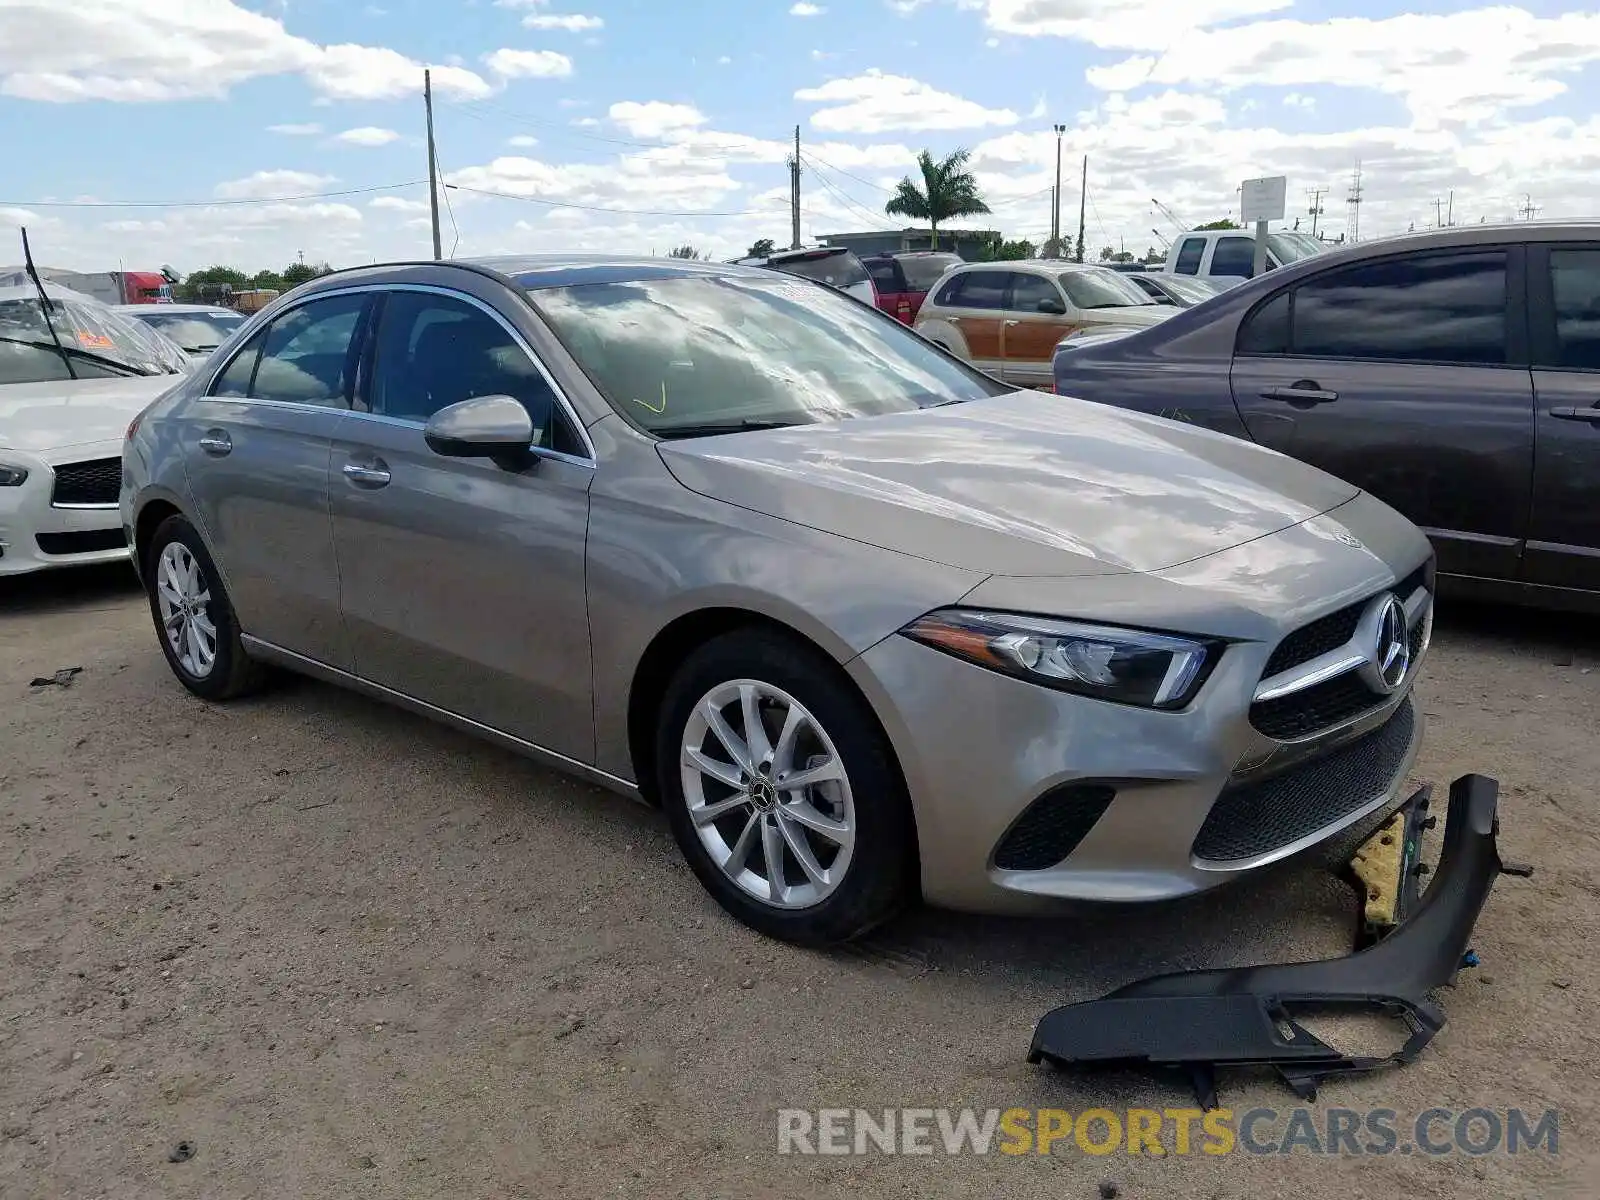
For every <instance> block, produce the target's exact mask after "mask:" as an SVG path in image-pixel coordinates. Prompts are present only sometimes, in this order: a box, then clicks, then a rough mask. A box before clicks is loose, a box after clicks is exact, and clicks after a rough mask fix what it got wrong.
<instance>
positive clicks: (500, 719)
mask: <svg viewBox="0 0 1600 1200" xmlns="http://www.w3.org/2000/svg"><path fill="white" fill-rule="evenodd" d="M490 395H508V396H512V397H514V398H515V399H517V400H519V401H521V402H522V404H523V406H524V407H526V408H527V409H528V413H529V416H530V417H531V418H532V420H533V426H534V429H535V430H538V431H542V433H541V435H540V440H539V442H538V444H540V445H542V446H543V447H544V448H546V449H548V450H551V451H554V452H556V453H554V454H552V455H551V456H549V457H541V458H539V459H537V460H536V461H534V462H533V463H531V464H529V465H527V466H525V467H522V468H520V469H512V468H509V467H503V466H498V465H496V464H495V463H494V462H491V461H490V460H488V459H479V458H445V457H442V456H441V455H438V454H435V453H434V452H433V451H432V450H431V449H429V447H428V444H427V442H426V440H425V439H424V437H423V428H424V426H425V424H426V422H427V420H428V418H429V417H431V416H432V415H433V414H434V413H435V412H437V411H438V410H439V409H441V408H443V407H445V406H446V405H449V404H454V403H455V402H457V401H459V400H466V399H469V398H471V397H474V396H490ZM364 401H365V402H364V404H363V403H362V400H361V399H360V398H358V405H359V406H361V407H364V408H366V409H367V411H356V412H352V413H351V414H350V415H349V416H348V417H347V418H345V420H344V422H343V423H342V424H341V425H340V427H339V429H338V431H337V433H336V435H335V438H334V454H333V470H332V482H331V485H330V492H331V505H330V509H331V512H332V521H333V536H334V542H335V544H336V546H337V548H338V555H339V579H340V596H341V604H342V611H343V614H344V620H345V624H346V626H347V627H348V629H349V630H350V639H351V644H352V647H353V649H354V653H355V670H356V673H357V674H358V675H359V676H360V677H361V678H362V679H366V680H370V681H371V682H373V683H376V684H379V685H381V686H383V687H386V688H391V689H393V690H394V691H397V692H400V693H402V694H404V695H407V696H410V697H413V698H415V699H418V700H422V701H424V702H426V703H428V704H431V705H433V706H435V707H437V708H441V709H444V710H445V711H446V712H450V713H454V714H456V715H458V716H463V717H467V718H469V719H471V720H473V721H477V722H479V723H480V724H483V725H487V726H489V727H490V728H492V729H497V730H500V731H502V732H504V733H509V734H511V735H512V736H514V737H517V738H520V739H522V740H523V741H527V742H532V743H533V744H534V745H537V746H540V747H542V748H544V749H546V750H553V751H555V752H556V753H557V754H561V755H565V756H566V757H568V758H572V759H576V760H578V761H580V762H585V763H587V762H592V761H593V760H594V759H593V756H594V721H593V713H592V711H591V703H590V695H591V680H592V673H591V669H590V662H589V623H588V617H587V607H586V604H585V599H584V582H583V579H584V576H583V571H584V558H583V555H584V540H585V536H586V533H587V530H588V518H589V485H590V483H591V482H592V480H593V478H594V465H593V456H592V453H591V452H590V451H589V449H588V443H587V442H586V441H585V440H584V438H583V435H582V434H581V432H580V431H579V426H578V424H577V422H576V421H575V420H574V419H573V418H572V416H571V414H570V412H569V411H568V410H567V406H566V404H565V402H564V401H563V400H562V399H561V398H560V397H559V394H558V393H557V391H556V389H555V387H554V385H553V384H552V382H551V379H550V376H549V375H548V374H547V372H546V371H545V370H544V368H543V366H542V365H541V364H540V363H539V362H538V361H537V360H536V359H535V357H534V356H533V354H532V352H531V351H530V350H529V348H528V347H527V345H526V344H525V343H524V342H523V340H522V339H521V338H520V337H519V336H518V335H517V334H516V332H515V330H514V327H513V326H512V325H511V324H510V322H509V321H507V320H506V319H504V318H502V317H501V316H500V315H499V314H497V313H496V312H495V311H494V309H493V307H492V306H491V305H489V304H488V303H487V302H486V301H484V300H483V299H481V298H477V297H471V296H467V295H465V294H459V293H446V292H442V291H440V290H438V289H427V290H420V289H404V288H396V289H394V290H392V291H390V292H388V293H387V295H386V296H385V298H384V302H383V307H382V312H381V314H380V315H379V316H378V318H377V323H376V336H375V337H374V339H373V358H372V369H371V380H370V385H369V387H368V389H367V394H366V396H365V398H364Z"/></svg>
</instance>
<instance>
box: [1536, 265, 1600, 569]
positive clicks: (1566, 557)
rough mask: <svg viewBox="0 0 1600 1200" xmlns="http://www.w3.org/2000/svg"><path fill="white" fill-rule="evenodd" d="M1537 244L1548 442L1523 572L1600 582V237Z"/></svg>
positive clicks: (1540, 408) (1542, 427)
mask: <svg viewBox="0 0 1600 1200" xmlns="http://www.w3.org/2000/svg"><path fill="white" fill-rule="evenodd" d="M1529 253H1530V256H1531V260H1530V262H1529V270H1528V280H1529V289H1528V290H1529V306H1528V307H1529V316H1530V323H1531V329H1530V335H1531V342H1532V349H1533V389H1534V411H1535V416H1534V438H1535V442H1536V445H1537V451H1538V452H1537V454H1536V455H1535V456H1534V457H1535V462H1536V467H1535V470H1534V477H1533V514H1532V517H1531V518H1530V523H1529V528H1528V549H1527V552H1526V554H1525V555H1524V557H1523V575H1522V577H1523V578H1524V579H1525V580H1527V581H1528V582H1530V583H1544V584H1553V585H1555V586H1558V587H1574V588H1587V589H1600V242H1597V243H1594V244H1590V245H1584V244H1579V243H1570V244H1568V243H1563V244H1560V245H1542V246H1533V247H1530V248H1529Z"/></svg>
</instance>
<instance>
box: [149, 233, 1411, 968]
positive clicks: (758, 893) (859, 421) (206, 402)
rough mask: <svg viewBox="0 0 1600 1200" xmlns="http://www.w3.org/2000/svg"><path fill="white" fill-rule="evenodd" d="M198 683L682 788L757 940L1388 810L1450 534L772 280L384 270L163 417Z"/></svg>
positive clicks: (818, 934)
mask: <svg viewBox="0 0 1600 1200" xmlns="http://www.w3.org/2000/svg"><path fill="white" fill-rule="evenodd" d="M121 504H122V514H123V519H124V521H125V523H126V525H127V529H128V534H129V537H130V538H131V539H132V541H133V543H134V546H135V557H136V562H137V565H138V569H139V571H140V573H141V575H142V578H143V580H144V582H145V585H146V588H147V590H148V593H149V598H150V607H151V613H152V616H153V618H154V622H155V627H156V631H157V634H158V637H159V640H160V645H161V648H162V650H163V652H164V653H165V655H166V657H167V660H168V662H169V664H170V665H171V668H172V670H173V672H174V673H175V674H176V676H177V678H178V679H179V680H180V681H181V682H182V683H183V685H184V686H185V687H187V688H189V689H190V690H191V691H193V692H194V693H196V694H197V695H200V696H203V697H206V698H210V699H215V700H223V699H227V698H229V697H232V696H237V695H239V694H241V693H243V692H245V691H246V690H248V689H250V688H252V687H254V686H256V685H257V684H258V683H259V682H260V681H261V679H262V677H263V671H264V668H266V667H267V666H269V665H273V666H278V667H286V668H289V669H291V670H296V671H301V672H305V673H307V674H310V675H314V676H318V677H320V678H323V679H326V680H330V681H333V682H335V683H338V684H341V685H344V686H349V687H352V688H356V689H358V690H361V691H364V692H366V693H368V694H370V695H372V696H375V697H379V698H382V699H385V700H388V701H392V702H394V703H398V704H401V705H404V706H407V707H409V708H411V709H414V710H416V711H419V712H422V713H426V714H428V715H430V716H433V717H436V718H438V719H441V720H443V721H446V722H449V723H451V724H453V725H456V726H458V727H460V728H464V729H467V730H470V731H472V732H475V733H477V734H480V735H482V736H484V737H487V738H490V739H492V740H495V741H497V742H500V743H502V744H504V745H507V746H511V747H514V748H516V749H519V750H521V751H524V752H526V753H529V754H532V755H535V756H537V757H539V758H541V759H543V760H545V761H547V762H551V763H554V764H555V765H557V766H559V767H562V768H564V769H567V770H570V771H574V772H576V773H578V774H580V775H583V776H585V777H587V778H589V779H592V780H597V781H599V782H601V783H604V784H606V785H609V786H610V787H613V788H615V789H617V790H619V791H622V792H625V793H630V794H635V795H639V796H641V797H643V798H645V799H647V800H649V801H651V802H653V803H658V804H660V805H662V806H663V807H664V809H665V812H666V815H667V818H668V820H669V822H670V825H671V828H672V831H673V833H674V835H675V837H676V839H677V842H678V844H679V846H680V847H681V848H682V851H683V853H684V855H685V856H686V857H687V859H688V861H689V863H690V865H691V866H692V867H693V869H694V871H695V873H696V875H697V876H698V877H699V879H700V880H701V881H702V883H703V884H704V885H705V886H706V888H707V889H708V890H709V891H710V892H711V894H712V895H713V896H715V897H716V899H717V900H718V901H719V902H720V903H721V904H722V905H723V906H724V907H725V908H727V909H728V910H729V911H730V912H731V913H733V914H734V915H736V916H737V917H739V918H740V919H742V920H744V921H746V922H748V923H749V924H750V925H752V926H754V927H755V928H757V929H760V930H762V931H764V932H766V933H769V934H771V935H774V936H777V937H782V938H788V939H793V940H797V941H805V942H828V941H835V940H839V939H844V938H849V937H852V936H854V935H857V934H860V933H861V932H863V931H865V930H867V929H870V928H871V927H873V926H874V925H876V924H878V923H880V922H882V921H883V920H885V919H887V918H888V917H889V916H890V915H891V914H893V913H894V912H895V911H896V910H897V909H898V908H900V907H901V906H902V905H903V904H905V903H906V902H907V901H909V900H912V899H914V898H916V897H917V896H918V895H919V894H920V895H921V896H922V897H923V898H925V899H927V900H929V901H931V902H934V903H938V904H943V905H948V906H953V907H958V908H964V909H971V910H990V911H993V910H1023V909H1040V908H1044V909H1048V908H1049V907H1050V906H1051V904H1052V903H1053V902H1054V901H1056V900H1058V899H1060V898H1064V897H1073V898H1090V899H1102V900H1149V899H1156V898H1160V897H1171V896H1179V895H1184V894H1188V893H1191V892H1195V891H1197V890H1200V889H1203V888H1206V887H1210V886H1212V885H1214V884H1218V883H1221V882H1223V881H1224V880H1227V879H1231V878H1235V877H1237V876H1238V875H1240V874H1242V873H1244V872H1248V871H1251V870H1254V869H1256V868H1258V867H1260V866H1262V865H1264V864H1266V863H1270V862H1273V861H1276V860H1278V859H1280V858H1283V857H1285V856H1287V855H1289V854H1292V853H1294V852H1296V851H1298V850H1301V849H1304V848H1306V847H1308V846H1311V845H1314V844H1316V843H1317V842H1319V841H1321V840H1323V839H1325V838H1327V837H1329V836H1331V835H1332V834H1334V833H1336V832H1337V831H1339V830H1341V829H1343V828H1345V827H1347V826H1349V825H1350V824H1352V823H1353V822H1356V821H1358V820H1360V819H1361V818H1363V817H1364V816H1367V815H1369V814H1373V813H1376V812H1377V811H1379V810H1381V809H1385V808H1387V807H1389V806H1391V805H1393V804H1395V803H1398V801H1399V799H1400V797H1399V794H1398V793H1399V788H1400V786H1401V784H1402V781H1403V780H1404V778H1405V774H1406V769H1407V767H1408V765H1409V764H1410V762H1411V760H1412V757H1413V755H1414V754H1415V752H1416V749H1417V744H1418V739H1419V738H1420V736H1421V717H1420V714H1419V713H1417V712H1416V710H1415V709H1414V708H1413V706H1412V703H1411V701H1410V699H1409V691H1410V688H1411V683H1412V679H1413V677H1414V675H1415V672H1416V669H1417V664H1418V662H1419V660H1420V659H1421V658H1422V656H1423V654H1424V652H1425V650H1426V646H1427V641H1428V630H1429V622H1430V615H1431V611H1432V608H1431V594H1432V576H1431V567H1430V559H1429V551H1428V544H1427V542H1426V540H1425V539H1424V538H1423V536H1422V534H1421V533H1419V532H1418V531H1417V530H1416V529H1415V528H1414V527H1413V526H1411V525H1410V524H1409V523H1407V522H1406V521H1405V520H1404V519H1402V518H1401V517H1399V516H1398V515H1396V514H1395V513H1394V512H1393V511H1392V510H1390V509H1389V508H1387V507H1385V506H1384V505H1383V504H1381V503H1379V502H1377V501H1376V500H1373V499H1372V498H1371V497H1369V496H1365V495H1363V494H1361V493H1360V492H1358V491H1357V490H1356V489H1355V488H1353V487H1350V486H1348V485H1347V484H1344V483H1342V482H1340V481H1339V480H1337V479H1334V478H1332V477H1331V476H1328V475H1325V474H1323V473H1321V472H1319V471H1316V470H1314V469H1312V468H1309V467H1305V466H1303V465H1301V464H1299V463H1295V462H1293V461H1291V460H1289V459H1288V458H1285V457H1283V456H1281V455H1278V454H1274V453H1271V452H1268V451H1264V450H1262V449H1260V448H1258V447H1255V446H1252V445H1249V444H1247V443H1245V442H1241V441H1239V440H1236V439H1232V438H1227V437H1223V436H1221V435H1217V434H1212V433H1208V432H1206V431H1203V430H1199V429H1195V428H1191V427H1189V426H1186V425H1182V424H1176V423H1172V422H1168V421H1164V420H1161V419H1159V418H1156V417H1150V416H1142V415H1139V414H1135V413H1129V412H1122V411H1119V410H1116V409H1113V408H1109V407H1103V406H1100V405H1092V404H1084V403H1081V402H1078V401H1074V400H1069V399H1065V398H1060V397H1055V396H1049V395H1044V394H1040V393H1038V392H1032V391H1017V390H1015V389H1013V388H1011V387H1008V386H1006V385H1005V384H1002V383H1000V382H998V381H996V380H994V379H993V378H991V377H989V376H987V375H984V374H982V373H980V372H978V371H975V370H973V369H971V368H970V367H968V366H966V365H965V364H963V363H962V362H960V361H958V360H957V359H955V358H954V357H952V356H951V355H949V354H947V353H946V352H944V351H942V350H940V349H938V348H937V347H935V346H933V345H931V344H930V343H928V342H927V341H925V340H924V339H922V338H920V337H918V336H917V335H915V334H914V333H912V332H911V331H910V330H908V329H907V328H906V327H905V326H904V325H902V324H900V323H899V322H897V321H895V320H894V319H893V318H891V317H888V316H885V315H884V314H882V313H880V312H878V311H876V310H875V309H872V308H869V307H867V306H865V305H861V304H858V303H856V302H854V301H852V300H851V299H849V298H847V297H844V296H840V295H838V294H837V293H836V292H834V291H832V290H830V289H828V288H826V287H823V286H821V285H818V284H815V283H812V282H809V281H806V280H801V279H794V278H790V277H787V276H782V275H777V274H775V273H773V272H769V271H762V270H754V269H747V268H741V267H737V266H720V265H714V264H709V263H692V262H678V261H666V260H658V259H624V258H604V259H577V258H538V259H500V260H486V261H482V262H476V263H473V262H451V263H433V264H410V265H399V266H388V267H370V268H361V269H357V270H352V271H346V272H342V273H337V274H333V275H329V276H325V277H323V278H320V279H318V280H316V281H314V282H312V283H310V284H307V285H305V286H303V287H301V288H298V289H296V290H295V291H294V292H292V293H290V294H289V295H287V296H285V297H282V298H280V299H279V300H278V301H276V302H275V303H274V304H273V305H271V306H270V307H269V308H267V309H265V310H264V311H263V312H261V313H260V314H258V315H257V316H256V317H255V318H253V319H252V320H251V321H250V322H249V323H248V324H246V325H245V326H244V328H243V329H241V330H240V331H239V332H238V333H236V334H235V335H234V336H233V337H232V338H230V339H229V340H228V341H227V342H226V343H225V344H224V345H223V346H222V347H221V348H220V349H219V350H218V351H217V353H216V354H215V355H214V356H213V357H212V359H211V360H210V361H209V362H208V364H207V365H206V367H205V368H204V369H202V370H201V371H198V372H197V373H196V375H195V376H194V378H193V379H192V381H191V382H190V383H188V384H187V385H186V386H184V387H182V388H181V389H179V390H178V391H176V392H175V393H173V394H172V395H170V396H167V397H164V398H163V399H161V400H160V401H158V402H156V403H155V404H154V405H152V406H151V407H150V408H149V409H148V410H147V411H146V412H145V413H144V414H143V415H142V417H141V419H140V420H139V421H138V423H137V425H136V427H135V428H134V429H132V430H131V431H130V434H129V440H128V442H127V445H126V449H125V452H124V486H123V491H122V498H121Z"/></svg>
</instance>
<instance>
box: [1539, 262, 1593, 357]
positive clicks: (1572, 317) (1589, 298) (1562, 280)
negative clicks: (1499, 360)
mask: <svg viewBox="0 0 1600 1200" xmlns="http://www.w3.org/2000/svg"><path fill="white" fill-rule="evenodd" d="M1550 286H1551V291H1552V293H1553V296H1554V300H1555V318H1556V344H1555V359H1556V361H1555V362H1553V363H1551V364H1550V365H1551V366H1556V367H1565V368H1567V369H1569V370H1576V371H1600V250H1552V251H1550Z"/></svg>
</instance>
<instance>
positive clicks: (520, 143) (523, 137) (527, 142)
mask: <svg viewBox="0 0 1600 1200" xmlns="http://www.w3.org/2000/svg"><path fill="white" fill-rule="evenodd" d="M538 144H539V139H538V138H536V137H534V136H533V135H532V134H528V133H519V134H516V135H515V136H513V137H508V138H507V139H506V145H508V146H516V147H518V148H519V149H523V150H526V149H527V148H528V147H530V146H537V145H538Z"/></svg>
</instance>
